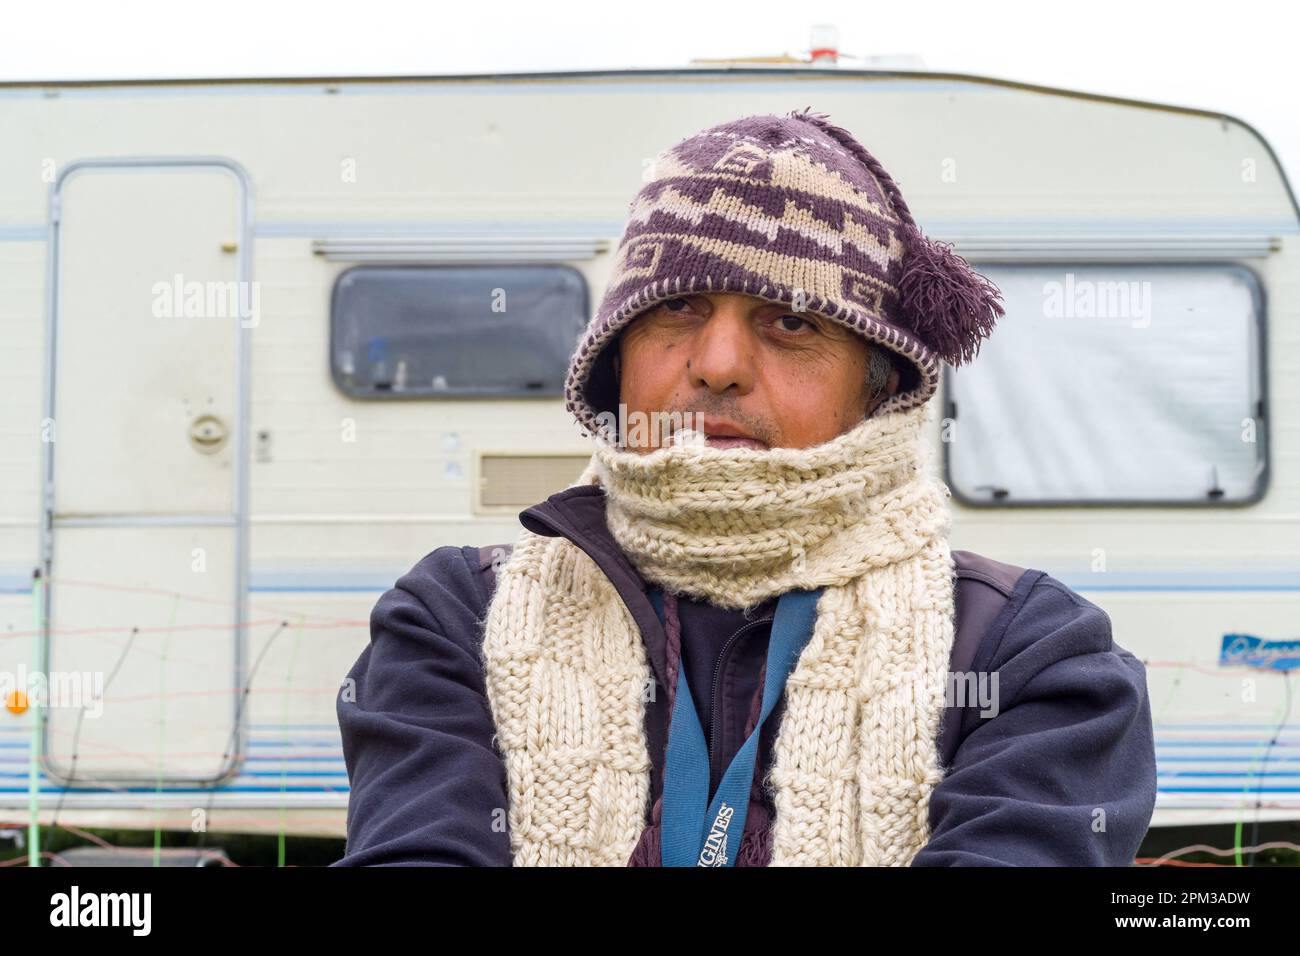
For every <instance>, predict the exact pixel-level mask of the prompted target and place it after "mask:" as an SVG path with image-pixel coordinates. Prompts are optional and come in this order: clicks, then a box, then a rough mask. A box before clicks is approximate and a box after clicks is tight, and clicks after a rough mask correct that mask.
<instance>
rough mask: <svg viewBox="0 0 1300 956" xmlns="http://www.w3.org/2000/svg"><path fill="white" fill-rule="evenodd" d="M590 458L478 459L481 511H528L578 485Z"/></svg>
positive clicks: (526, 457) (517, 457) (588, 456)
mask: <svg viewBox="0 0 1300 956" xmlns="http://www.w3.org/2000/svg"><path fill="white" fill-rule="evenodd" d="M590 460H591V456H590V455H551V454H544V455H527V454H524V455H520V454H514V455H506V454H501V455H499V454H486V455H483V457H482V458H480V459H479V496H478V503H479V507H480V508H527V507H529V506H530V505H535V504H537V503H538V502H539V501H545V500H546V499H547V498H549V497H550V496H551V495H553V494H555V493H556V492H557V491H562V490H563V489H565V488H568V487H569V486H570V485H572V484H574V483H575V482H577V480H578V477H579V476H580V475H581V474H582V470H583V469H584V468H585V467H587V462H588V461H590Z"/></svg>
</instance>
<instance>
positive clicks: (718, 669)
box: [709, 617, 772, 800]
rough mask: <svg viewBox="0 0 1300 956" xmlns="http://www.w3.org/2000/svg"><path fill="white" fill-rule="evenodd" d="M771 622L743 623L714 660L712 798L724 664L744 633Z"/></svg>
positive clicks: (711, 722) (710, 791)
mask: <svg viewBox="0 0 1300 956" xmlns="http://www.w3.org/2000/svg"><path fill="white" fill-rule="evenodd" d="M771 623H772V618H770V617H765V618H762V619H760V620H757V621H751V622H750V623H748V624H745V625H743V626H742V627H741V628H740V630H738V631H736V633H735V634H732V635H731V637H729V638H727V642H726V643H725V644H723V645H722V650H721V651H719V652H718V659H717V661H716V662H714V665H713V692H712V694H711V695H710V697H709V711H710V718H709V794H710V796H709V799H710V800H711V799H712V798H713V797H712V793H713V771H714V764H715V762H716V760H717V757H716V755H715V754H714V752H713V741H714V738H715V737H716V735H717V730H718V724H719V723H720V722H721V719H722V708H721V706H719V702H718V684H719V682H720V681H721V680H722V667H723V664H725V663H726V660H727V655H728V654H729V653H730V652H731V648H732V646H733V645H734V644H735V643H736V641H738V640H739V639H740V638H741V636H742V635H743V634H745V632H746V631H749V630H750V629H752V628H755V627H761V626H762V625H764V624H771ZM746 715H748V707H746Z"/></svg>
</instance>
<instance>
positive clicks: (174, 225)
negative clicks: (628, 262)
mask: <svg viewBox="0 0 1300 956" xmlns="http://www.w3.org/2000/svg"><path fill="white" fill-rule="evenodd" d="M809 104H812V105H813V106H814V108H815V109H816V110H818V111H820V112H824V113H827V114H828V115H829V116H830V117H831V118H832V119H833V120H834V121H835V122H836V123H838V124H840V125H843V126H845V127H847V128H849V129H852V130H854V131H856V132H858V133H860V135H861V137H862V139H863V141H864V142H865V143H867V144H869V147H870V148H871V150H872V151H873V152H874V153H875V154H876V155H878V156H880V157H881V159H882V161H883V162H884V163H885V164H886V165H887V166H888V168H889V169H890V170H891V171H894V174H895V176H896V177H897V179H898V180H899V182H900V185H901V186H902V187H903V188H904V189H905V190H906V193H907V196H908V198H909V201H910V204H911V206H912V209H913V211H914V212H915V214H916V216H917V219H918V220H919V221H920V223H921V224H922V226H923V227H924V229H925V230H926V232H927V234H929V235H932V236H935V237H937V238H940V239H944V240H948V241H951V242H953V243H954V244H955V247H956V249H957V251H958V252H960V253H962V254H963V255H965V256H966V257H967V258H968V259H969V260H971V262H972V263H973V264H975V265H976V266H977V268H979V269H980V270H981V271H982V272H984V273H985V274H986V275H988V276H989V277H990V278H991V279H993V281H994V282H996V283H997V284H998V286H999V287H1000V288H1001V289H1002V292H1003V297H1004V301H1005V304H1006V307H1007V315H1006V318H1005V319H1004V320H1003V322H1002V323H1001V324H1000V326H999V329H998V331H997V333H996V334H995V335H994V336H993V338H992V339H991V340H990V341H989V342H988V343H987V344H986V345H985V347H984V349H983V350H982V352H981V355H980V357H979V359H978V360H977V361H976V362H975V363H974V364H973V365H971V366H969V367H966V368H963V369H961V370H960V371H958V372H955V373H952V374H949V375H948V376H947V377H946V379H945V381H944V383H943V388H942V393H941V394H940V396H938V400H937V401H936V402H935V407H936V414H935V415H934V417H933V421H932V436H931V437H932V440H933V444H934V448H935V451H936V459H937V461H938V462H939V463H941V465H942V468H943V476H944V478H945V480H946V481H947V482H948V484H949V486H950V487H951V489H952V492H953V497H954V533H953V537H952V545H953V547H955V548H965V549H969V550H973V551H978V552H981V553H984V554H988V555H990V556H993V557H996V558H999V559H1001V560H1004V561H1008V562H1013V563H1015V564H1019V565H1022V566H1030V567H1036V568H1041V569H1043V570H1045V571H1048V572H1049V573H1051V574H1053V575H1055V576H1056V577H1058V578H1059V579H1060V580H1062V581H1063V582H1064V583H1066V584H1067V585H1069V586H1070V587H1071V588H1074V589H1075V590H1077V591H1079V593H1081V594H1083V595H1084V596H1086V597H1088V598H1090V599H1092V600H1093V601H1095V602H1096V603H1097V604H1099V605H1100V606H1102V607H1103V608H1105V609H1106V611H1107V612H1108V613H1109V614H1110V616H1111V619H1112V622H1113V626H1114V635H1115V638H1116V640H1117V641H1118V642H1119V643H1121V644H1122V645H1123V646H1124V647H1126V648H1128V649H1129V650H1131V651H1133V652H1134V653H1135V654H1136V655H1137V656H1139V657H1140V658H1142V659H1143V660H1144V661H1145V662H1146V666H1147V671H1148V676H1149V680H1150V685H1151V692H1152V707H1153V717H1154V720H1155V723H1156V728H1155V729H1156V736H1157V741H1156V743H1157V756H1158V761H1159V781H1158V783H1159V796H1158V803H1157V808H1156V813H1155V819H1154V821H1153V825H1155V826H1161V825H1171V824H1180V823H1210V822H1223V821H1233V820H1241V819H1247V820H1269V819H1300V713H1298V712H1296V711H1294V710H1290V709H1288V702H1289V697H1288V684H1287V681H1288V678H1289V672H1290V669H1291V668H1294V667H1295V666H1296V664H1297V663H1298V662H1300V650H1297V646H1298V645H1297V641H1300V627H1298V625H1297V622H1298V621H1300V375H1297V374H1296V373H1297V371H1300V281H1297V276H1300V211H1298V210H1297V205H1296V200H1295V197H1294V195H1293V193H1292V191H1291V189H1290V186H1289V185H1288V183H1287V180H1286V177H1285V174H1284V172H1283V170H1282V167H1281V166H1280V164H1279V163H1278V161H1277V158H1276V157H1275V156H1274V155H1273V153H1272V151H1271V149H1270V148H1269V146H1268V144H1267V143H1266V142H1265V141H1264V140H1263V139H1262V138H1261V137H1260V135H1259V134H1258V133H1256V132H1255V131H1254V130H1253V129H1251V128H1250V127H1249V126H1247V125H1245V124H1244V123H1242V122H1240V121H1238V120H1236V119H1234V118H1232V117H1230V116H1224V115H1220V114H1214V113H1208V112H1202V111H1198V110H1194V109H1187V108H1181V107H1172V106H1162V105H1159V104H1153V103H1145V102H1137V101H1129V100H1120V99H1116V98H1111V97H1101V96H1093V95H1087V94H1083V93H1077V92H1071V91H1067V90H1059V89H1049V88H1042V87H1034V86H1029V85H1025V84H1019V83H1011V82H1003V81H998V80H993V79H989V78H985V77H977V76H964V75H953V74H939V73H926V72H920V71H892V72H891V71H859V70H850V69H825V68H818V67H790V66H769V67H753V66H750V67H714V66H710V67H695V68H687V69H680V70H635V71H619V72H590V73H581V72H577V73H548V74H510V75H482V76H438V77H409V78H393V79H373V78H369V79H348V80H336V79H320V80H317V79H302V80H248V81H242V80H241V81H214V82H199V81H178V82H130V83H127V82H118V83H45V84H0V125H2V126H3V128H4V129H5V130H6V131H7V134H8V135H7V137H6V149H5V150H4V151H3V153H0V277H2V281H0V286H2V287H3V289H4V296H3V298H0V341H3V343H4V347H3V349H2V350H0V390H2V396H3V397H2V399H0V435H3V437H4V452H3V454H0V634H2V635H3V637H4V639H3V640H0V672H4V673H6V674H10V675H16V674H19V673H20V672H22V673H26V674H32V673H38V674H40V675H44V676H45V677H47V678H50V679H51V680H53V679H55V678H59V679H62V677H63V676H64V675H73V674H78V675H91V680H90V681H89V690H87V689H85V688H84V687H83V688H82V691H81V692H80V693H76V694H70V695H63V696H57V695H53V694H51V695H50V697H51V699H50V700H49V701H48V703H49V704H50V705H51V706H48V707H47V706H44V704H45V703H46V702H45V701H42V700H41V699H39V695H38V694H36V693H29V690H30V688H27V686H26V684H25V682H24V685H23V686H18V682H17V681H11V683H12V684H13V685H14V686H11V687H9V688H7V689H6V694H5V704H6V709H5V710H4V711H3V712H0V822H5V823H11V824H14V823H21V822H25V821H27V820H29V819H31V818H32V817H33V816H39V819H40V820H41V821H42V823H44V824H46V825H48V824H50V823H51V822H59V823H69V824H75V825H78V826H111V827H123V828H125V827H149V828H152V827H162V828H175V829H186V830H188V829H197V828H199V827H200V826H201V827H203V828H205V829H212V830H232V831H244V832H288V833H295V834H318V835H333V836H342V835H343V832H344V825H345V813H346V806H347V799H348V778H347V774H346V770H345V767H344V763H343V757H342V753H341V751H340V742H339V734H338V727H337V723H336V718H335V706H336V699H337V698H338V695H340V694H345V695H346V694H347V693H348V692H349V689H348V688H347V687H345V686H340V680H341V679H342V678H343V676H344V675H345V674H346V673H347V671H348V669H349V667H350V666H351V664H352V662H353V661H354V660H355V659H356V657H357V655H358V653H359V652H360V651H361V649H362V648H363V647H364V646H365V643H366V641H367V640H368V618H369V613H370V610H371V608H372V607H373V606H374V604H375V602H376V600H377V599H378V597H379V596H380V594H381V593H382V592H383V591H384V590H386V589H387V588H389V587H391V586H392V584H393V582H394V581H395V580H396V578H397V577H398V576H399V575H401V574H402V573H404V572H405V571H406V570H407V569H408V568H410V567H411V566H412V565H413V564H414V563H415V562H416V561H417V560H418V559H419V558H420V557H421V556H423V555H424V554H426V553H428V552H429V551H431V550H433V549H434V548H436V547H440V546H443V545H449V544H455V545H486V544H491V543H494V542H500V541H503V540H510V539H513V537H514V536H515V534H516V531H517V527H518V525H517V521H516V515H517V514H518V512H519V511H520V510H522V509H523V508H526V507H528V506H529V505H532V504H534V503H535V502H538V501H540V500H542V499H544V498H545V497H546V496H547V495H549V494H551V493H552V492H554V491H556V490H558V489H560V488H562V487H564V486H566V485H567V484H569V483H571V482H572V481H573V480H574V479H575V478H576V477H577V475H578V474H579V473H580V472H581V470H582V468H583V466H584V465H585V463H586V461H587V459H588V457H589V456H590V452H591V446H590V444H589V439H588V438H587V437H585V436H584V435H583V434H582V433H581V432H580V431H579V430H578V428H577V426H576V425H574V423H573V422H572V421H571V420H570V419H569V418H568V416H567V415H566V414H565V412H564V409H563V402H562V399H561V398H560V394H561V388H562V381H563V373H564V366H565V361H566V359H567V357H568V354H569V352H570V351H571V349H572V347H573V345H574V342H575V341H576V338H577V336H578V334H579V333H580V331H581V330H582V328H583V327H584V325H585V324H586V322H587V320H588V318H589V317H590V315H591V310H592V309H593V307H594V304H595V302H596V301H598V299H599V295H600V292H601V290H602V288H603V283H604V282H605V280H606V278H607V276H608V274H609V271H610V265H611V262H610V260H611V256H612V254H613V250H614V248H615V246H616V244H617V241H618V238H619V232H620V230H621V226H622V222H623V218H624V215H625V212H626V207H627V203H628V201H629V199H630V198H631V197H632V196H633V195H634V193H635V192H636V189H637V186H638V184H639V182H640V180H641V177H642V175H643V173H644V171H645V169H646V168H647V165H648V164H649V163H651V162H652V161H653V158H654V155H655V153H656V151H657V150H658V149H659V148H660V147H661V146H662V144H663V143H667V142H674V141H676V140H677V139H679V138H680V137H681V136H682V135H684V134H686V133H688V132H690V131H693V130H697V129H701V128H704V127H706V126H708V125H710V124H713V123H716V122H720V121H722V120H725V119H729V118H734V117H737V116H741V115H745V114H747V113H760V112H786V111H789V110H794V109H799V108H802V107H804V106H807V105H809ZM96 675H98V681H99V683H98V689H96ZM50 686H53V685H52V684H50ZM431 706H436V702H431Z"/></svg>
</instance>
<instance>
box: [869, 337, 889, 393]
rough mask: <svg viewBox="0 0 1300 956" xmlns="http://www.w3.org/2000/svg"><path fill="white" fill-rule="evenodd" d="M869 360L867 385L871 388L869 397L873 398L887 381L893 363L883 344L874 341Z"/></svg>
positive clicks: (883, 387) (882, 389)
mask: <svg viewBox="0 0 1300 956" xmlns="http://www.w3.org/2000/svg"><path fill="white" fill-rule="evenodd" d="M869 361H870V365H869V367H868V370H867V387H868V388H869V389H870V390H871V397H872V398H875V397H876V396H877V395H879V394H880V393H881V392H882V391H884V389H885V385H887V384H888V383H889V373H890V372H892V371H893V370H894V363H893V362H892V361H890V358H889V351H888V350H887V349H886V348H885V347H884V346H883V345H877V344H875V343H874V342H873V343H872V345H871V353H870V358H869Z"/></svg>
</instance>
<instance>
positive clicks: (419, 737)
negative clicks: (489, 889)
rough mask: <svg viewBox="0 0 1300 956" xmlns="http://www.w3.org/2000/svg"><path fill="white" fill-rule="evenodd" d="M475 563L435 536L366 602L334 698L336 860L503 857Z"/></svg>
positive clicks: (502, 816) (466, 861) (482, 861)
mask: <svg viewBox="0 0 1300 956" xmlns="http://www.w3.org/2000/svg"><path fill="white" fill-rule="evenodd" d="M476 575H477V568H476V567H475V568H471V566H470V565H469V563H468V561H467V558H466V557H465V556H464V554H463V553H462V549H461V548H456V547H444V548H438V549H437V550H435V551H433V552H431V553H430V554H428V555H426V556H425V557H424V558H423V559H422V560H421V561H420V562H419V563H418V564H416V566H415V567H414V568H412V569H411V570H410V571H409V572H408V573H407V574H405V575H403V576H402V577H401V578H400V579H399V580H398V581H397V582H396V585H395V586H394V587H393V588H392V589H391V590H389V591H387V592H386V593H385V594H384V595H383V596H382V597H381V598H380V599H379V601H378V603H377V604H376V605H375V607H374V610H373V611H372V612H371V614H370V643H369V645H368V646H367V647H366V648H365V650H363V651H362V652H361V656H360V657H359V658H358V659H357V661H356V663H355V664H354V665H353V667H352V669H351V670H350V671H349V672H348V675H347V678H348V679H347V680H345V681H344V682H343V687H342V689H341V691H340V694H339V697H338V700H337V704H336V710H337V713H338V721H339V729H340V731H341V732H342V736H343V757H344V762H345V763H346V765H347V770H348V779H349V782H350V784H351V793H350V797H349V800H348V816H347V852H346V854H345V855H344V857H343V858H342V859H341V860H338V861H337V862H335V863H334V864H333V865H334V866H422V865H423V866H509V865H510V862H511V854H510V845H509V835H508V833H507V830H506V822H505V820H506V776H505V766H504V764H503V762H502V760H501V757H500V754H499V753H498V752H497V751H496V749H495V746H494V743H493V735H494V725H493V722H492V715H491V709H490V707H489V705H488V701H487V696H486V688H485V684H484V677H483V669H482V664H481V661H480V657H479V650H480V646H481V640H482V631H481V627H482V623H481V622H482V614H483V613H484V604H485V602H486V593H485V592H484V591H483V589H482V585H481V584H480V582H479V581H478V580H477V579H476ZM349 698H353V699H349Z"/></svg>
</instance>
